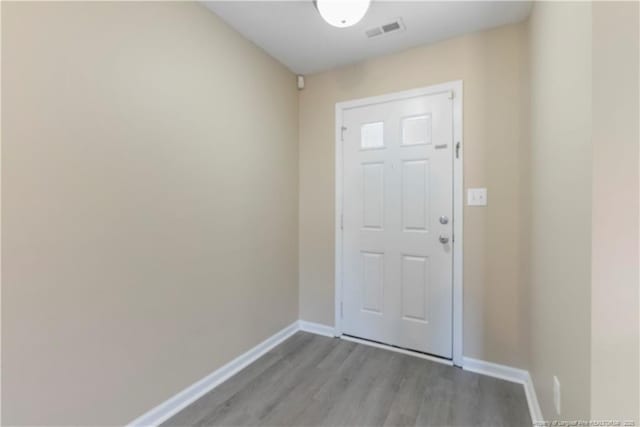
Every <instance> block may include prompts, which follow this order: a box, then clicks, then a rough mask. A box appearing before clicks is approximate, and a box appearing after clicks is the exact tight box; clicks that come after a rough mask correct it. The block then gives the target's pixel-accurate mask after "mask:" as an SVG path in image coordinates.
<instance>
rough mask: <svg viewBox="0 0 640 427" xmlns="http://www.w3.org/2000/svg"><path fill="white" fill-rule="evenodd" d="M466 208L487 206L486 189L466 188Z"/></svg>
mask: <svg viewBox="0 0 640 427" xmlns="http://www.w3.org/2000/svg"><path fill="white" fill-rule="evenodd" d="M467 206H487V189H486V188H468V189H467Z"/></svg>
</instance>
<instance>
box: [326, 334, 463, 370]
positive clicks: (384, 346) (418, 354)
mask: <svg viewBox="0 0 640 427" xmlns="http://www.w3.org/2000/svg"><path fill="white" fill-rule="evenodd" d="M338 338H340V339H343V340H345V341H351V342H355V343H358V344H364V345H368V346H370V347H376V348H381V349H383V350H389V351H395V352H396V353H400V354H405V355H407V356H413V357H419V358H420V359H425V360H430V361H431V362H436V363H442V364H443V365H447V366H453V361H452V360H451V359H446V358H444V357H439V356H433V355H431V354H427V353H422V352H420V351H416V350H407V349H406V348H402V347H396V346H393V345H389V344H383V343H381V342H378V341H371V340H367V339H364V338H358V337H354V336H351V335H346V334H342V335H341V336H339V337H338Z"/></svg>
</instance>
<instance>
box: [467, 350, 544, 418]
mask: <svg viewBox="0 0 640 427" xmlns="http://www.w3.org/2000/svg"><path fill="white" fill-rule="evenodd" d="M463 369H464V370H465V371H470V372H475V373H478V374H482V375H487V376H490V377H494V378H499V379H501V380H505V381H511V382H514V383H518V384H522V385H523V386H524V393H525V396H526V397H527V404H528V405H529V413H530V414H531V421H532V422H533V423H534V424H536V423H538V422H541V421H543V417H542V411H541V410H540V404H539V403H538V397H537V395H536V390H535V388H534V386H533V380H532V379H531V375H530V374H529V372H528V371H525V370H524V369H518V368H512V367H510V366H505V365H498V364H497V363H491V362H485V361H484V360H478V359H472V358H470V357H465V358H463Z"/></svg>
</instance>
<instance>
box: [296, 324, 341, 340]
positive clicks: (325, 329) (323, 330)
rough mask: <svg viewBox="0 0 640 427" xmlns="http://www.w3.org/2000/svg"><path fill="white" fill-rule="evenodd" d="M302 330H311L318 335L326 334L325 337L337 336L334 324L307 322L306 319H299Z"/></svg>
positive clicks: (310, 331)
mask: <svg viewBox="0 0 640 427" xmlns="http://www.w3.org/2000/svg"><path fill="white" fill-rule="evenodd" d="M298 324H299V327H300V330H301V331H304V332H309V333H312V334H316V335H324V336H325V337H332V338H333V337H335V329H334V328H333V326H327V325H323V324H321V323H314V322H307V321H306V320H299V321H298Z"/></svg>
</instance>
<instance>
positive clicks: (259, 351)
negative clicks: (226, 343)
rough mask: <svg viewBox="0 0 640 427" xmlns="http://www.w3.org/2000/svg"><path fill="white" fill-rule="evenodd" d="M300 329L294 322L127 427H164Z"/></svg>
mask: <svg viewBox="0 0 640 427" xmlns="http://www.w3.org/2000/svg"><path fill="white" fill-rule="evenodd" d="M299 329H300V325H299V324H298V321H296V322H293V323H292V324H291V325H289V326H287V327H286V328H284V329H282V330H280V331H279V332H276V333H275V334H274V335H272V336H271V337H269V338H267V339H266V340H264V341H263V342H261V343H260V344H258V345H257V346H255V347H253V348H252V349H251V350H249V351H247V352H246V353H244V354H242V355H240V356H238V357H236V358H235V359H233V360H232V361H230V362H229V363H227V364H226V365H224V366H222V367H221V368H219V369H217V370H215V371H214V372H212V373H211V374H209V375H207V376H206V377H204V378H203V379H201V380H200V381H198V382H196V383H194V384H192V385H190V386H189V387H187V388H185V389H184V390H182V391H181V392H180V393H178V394H176V395H175V396H173V397H171V398H169V399H168V400H166V401H165V402H163V403H161V404H160V405H158V406H156V407H155V408H153V409H151V410H150V411H149V412H147V413H146V414H144V415H142V416H140V417H138V418H136V419H135V420H133V421H131V422H130V423H129V424H128V425H127V427H143V426H145V427H148V426H157V425H160V424H161V423H163V422H164V421H166V420H168V419H169V418H171V417H172V416H173V415H175V414H177V413H178V412H180V411H181V410H182V409H184V408H185V407H187V406H188V405H190V404H191V403H193V402H195V401H196V400H198V399H199V398H200V397H202V396H204V395H205V394H206V393H208V392H209V391H211V390H213V389H214V388H215V387H216V386H218V385H219V384H221V383H223V382H224V381H226V380H227V379H228V378H230V377H231V376H233V375H235V374H236V373H238V372H239V371H240V370H242V369H243V368H245V367H246V366H248V365H249V364H251V363H253V362H254V361H256V360H257V359H258V358H260V357H261V356H263V355H264V354H265V353H266V352H268V351H269V350H271V349H272V348H273V347H275V346H277V345H278V344H280V343H281V342H282V341H284V340H286V339H287V338H289V337H290V336H291V335H293V334H295V333H296V332H298V330H299Z"/></svg>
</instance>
